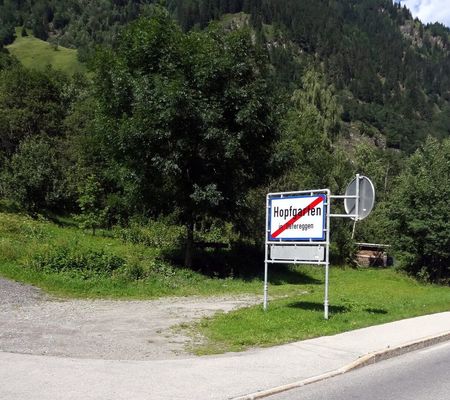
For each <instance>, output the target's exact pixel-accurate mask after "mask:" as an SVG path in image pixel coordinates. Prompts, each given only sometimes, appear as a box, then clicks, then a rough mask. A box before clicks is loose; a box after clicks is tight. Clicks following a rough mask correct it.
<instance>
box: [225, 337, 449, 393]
mask: <svg viewBox="0 0 450 400" xmlns="http://www.w3.org/2000/svg"><path fill="white" fill-rule="evenodd" d="M448 340H450V331H449V332H445V333H441V334H439V335H435V336H428V337H425V338H421V339H419V340H415V341H412V342H408V343H405V344H402V345H399V346H396V347H387V348H385V349H383V350H379V351H374V352H372V353H368V354H366V355H363V356H361V357H359V358H358V359H357V360H355V361H353V362H351V363H350V364H347V365H345V366H344V367H341V368H338V369H335V370H333V371H329V372H326V373H324V374H321V375H317V376H313V377H311V378H307V379H303V380H301V381H297V382H293V383H289V384H287V385H282V386H277V387H274V388H271V389H266V390H261V391H258V392H255V393H250V394H247V395H244V396H239V397H233V398H231V399H230V400H256V399H262V398H264V397H268V396H272V395H274V394H278V393H282V392H286V391H288V390H291V389H296V388H300V387H302V386H306V385H310V384H312V383H316V382H320V381H323V380H325V379H330V378H333V377H335V376H338V375H342V374H345V373H347V372H350V371H353V370H355V369H358V368H362V367H365V366H367V365H371V364H375V363H377V362H380V361H383V360H387V359H389V358H393V357H398V356H400V355H402V354H406V353H408V352H411V351H414V350H420V349H423V348H425V347H430V346H433V345H435V344H438V343H442V342H446V341H448Z"/></svg>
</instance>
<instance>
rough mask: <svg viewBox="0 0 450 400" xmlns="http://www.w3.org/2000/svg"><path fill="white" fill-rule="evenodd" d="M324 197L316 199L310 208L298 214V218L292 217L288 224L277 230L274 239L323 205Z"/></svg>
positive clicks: (273, 235)
mask: <svg viewBox="0 0 450 400" xmlns="http://www.w3.org/2000/svg"><path fill="white" fill-rule="evenodd" d="M322 201H323V196H319V197H318V198H317V199H315V200H314V201H313V202H312V203H311V204H310V205H308V207H306V208H304V209H303V210H302V211H301V212H300V213H298V214H297V215H296V216H294V217H292V218H291V219H290V220H289V221H288V222H286V223H285V224H284V225H283V226H281V227H280V228H279V229H277V230H276V231H275V232H274V233H273V234H272V237H273V238H276V237H277V236H278V235H280V234H281V233H283V232H284V231H285V230H286V229H287V228H289V227H290V226H291V225H292V224H293V223H295V222H297V221H298V220H299V219H300V218H301V217H303V216H304V215H305V214H308V212H309V211H310V210H311V209H312V208H314V207H315V206H317V205H318V204H320V203H322Z"/></svg>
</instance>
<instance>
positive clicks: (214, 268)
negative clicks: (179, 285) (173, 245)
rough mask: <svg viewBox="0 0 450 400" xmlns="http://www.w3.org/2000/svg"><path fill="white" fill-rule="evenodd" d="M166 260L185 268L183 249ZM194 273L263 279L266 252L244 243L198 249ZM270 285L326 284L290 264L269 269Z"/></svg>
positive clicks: (167, 254)
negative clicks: (213, 248) (224, 247)
mask: <svg viewBox="0 0 450 400" xmlns="http://www.w3.org/2000/svg"><path fill="white" fill-rule="evenodd" d="M162 257H163V259H165V260H167V261H168V262H170V263H171V264H172V265H176V266H179V267H183V261H184V258H183V257H184V253H183V250H182V249H170V250H168V251H167V250H166V251H164V252H163V254H162ZM191 269H192V270H193V271H195V272H199V273H201V274H202V275H205V276H208V277H215V278H228V277H235V278H239V279H242V280H244V281H251V280H253V279H255V278H258V279H263V278H264V252H263V251H262V250H261V249H260V248H258V247H256V246H251V245H245V244H242V243H235V244H233V245H232V246H230V248H228V249H215V250H211V249H209V250H200V249H195V250H194V252H193V266H192V268H191ZM269 283H270V284H271V285H285V284H292V285H297V284H298V285H300V284H304V285H306V284H310V285H320V284H322V283H323V282H322V281H321V280H318V279H315V278H313V277H311V276H309V275H307V274H305V273H303V272H301V271H299V270H297V269H294V268H292V267H291V266H289V265H287V264H277V265H269Z"/></svg>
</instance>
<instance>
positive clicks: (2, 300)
mask: <svg viewBox="0 0 450 400" xmlns="http://www.w3.org/2000/svg"><path fill="white" fill-rule="evenodd" d="M259 301H261V299H260V298H259V297H255V296H234V297H213V298H204V297H187V298H164V299H159V300H148V301H113V300H61V299H56V298H52V297H49V296H47V295H45V294H44V293H42V292H41V291H40V290H39V289H36V288H34V287H31V286H28V285H23V284H20V283H17V282H13V281H10V280H6V279H3V278H0V351H7V352H15V353H26V354H45V355H54V356H65V357H79V358H101V359H115V360H151V359H153V360H160V359H170V358H177V357H180V356H184V357H185V356H186V355H187V352H186V345H188V344H189V343H190V341H191V339H190V338H189V337H187V336H185V335H183V334H182V332H180V331H179V330H178V329H173V327H174V326H176V325H179V324H181V323H187V322H192V321H194V320H198V319H200V318H201V317H204V316H210V315H213V314H215V313H216V312H219V311H225V312H227V311H230V310H233V309H236V308H239V307H245V306H248V305H251V304H255V303H257V302H259Z"/></svg>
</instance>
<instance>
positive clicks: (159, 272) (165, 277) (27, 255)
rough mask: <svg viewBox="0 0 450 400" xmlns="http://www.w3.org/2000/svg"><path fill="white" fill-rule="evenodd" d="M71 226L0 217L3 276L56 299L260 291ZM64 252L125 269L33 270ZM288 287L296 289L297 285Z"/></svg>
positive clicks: (158, 250) (250, 283)
mask: <svg viewBox="0 0 450 400" xmlns="http://www.w3.org/2000/svg"><path fill="white" fill-rule="evenodd" d="M70 225H71V221H66V222H65V224H64V226H58V225H57V224H54V223H51V222H49V221H46V220H33V219H31V218H30V217H27V216H24V215H18V214H12V213H0V275H2V276H4V277H8V278H11V279H14V280H17V281H21V282H27V283H30V284H33V285H36V286H38V287H40V288H42V289H44V290H45V291H47V292H48V293H51V294H55V295H59V296H67V297H75V298H135V299H149V298H156V297H161V296H188V295H199V294H200V295H216V294H217V295H219V294H233V293H258V292H260V291H261V288H262V284H261V281H260V280H259V279H250V280H242V279H231V278H226V279H218V278H210V277H207V276H204V275H202V274H200V273H197V272H194V271H192V270H189V269H185V268H180V267H175V266H172V265H171V264H170V263H168V262H167V261H164V260H163V256H162V252H163V248H162V247H158V246H145V245H142V244H133V243H129V242H126V241H123V240H121V239H119V238H116V237H112V236H113V232H108V231H106V232H103V234H98V235H97V236H93V235H92V234H91V233H90V232H87V231H82V230H80V229H78V228H76V227H74V226H70ZM158 227H159V226H158ZM61 249H69V250H70V251H74V252H75V256H79V255H82V254H87V253H92V252H103V253H105V254H107V255H113V256H118V257H120V258H121V259H123V260H124V262H125V266H124V267H123V268H120V269H118V270H117V271H114V273H113V274H111V275H110V276H104V275H100V276H99V275H95V274H93V275H89V274H87V275H86V273H83V272H82V273H79V272H77V271H70V270H65V271H60V272H57V271H53V270H49V269H45V268H44V269H42V268H33V264H36V261H37V260H39V259H40V258H39V257H41V258H42V257H45V256H46V255H48V254H51V253H54V252H55V251H56V252H57V254H59V253H61V251H60V250H61ZM58 251H59V253H58ZM136 266H137V267H136ZM135 268H138V272H139V273H140V275H142V276H140V277H139V279H135V278H134V277H133V270H134V269H135ZM130 271H131V272H130ZM287 287H293V289H294V290H296V289H295V288H296V285H287ZM283 290H284V291H286V290H287V289H286V288H284V289H283Z"/></svg>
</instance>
